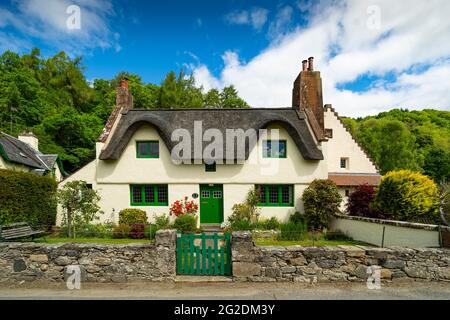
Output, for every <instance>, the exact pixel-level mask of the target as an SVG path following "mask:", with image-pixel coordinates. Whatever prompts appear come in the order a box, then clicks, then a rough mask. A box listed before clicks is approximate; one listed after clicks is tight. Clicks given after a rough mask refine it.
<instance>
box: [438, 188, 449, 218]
mask: <svg viewBox="0 0 450 320" xmlns="http://www.w3.org/2000/svg"><path fill="white" fill-rule="evenodd" d="M439 214H440V216H441V220H442V222H443V223H444V224H445V225H447V226H449V225H450V224H449V223H450V183H448V182H444V183H442V184H441V185H440V187H439Z"/></svg>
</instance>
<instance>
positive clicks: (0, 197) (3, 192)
mask: <svg viewBox="0 0 450 320" xmlns="http://www.w3.org/2000/svg"><path fill="white" fill-rule="evenodd" d="M15 222H28V223H30V224H31V225H35V226H48V227H50V226H52V225H55V222H56V182H55V180H54V179H52V178H50V177H41V176H39V175H37V174H33V173H27V172H19V171H13V170H1V169H0V225H3V224H10V223H15Z"/></svg>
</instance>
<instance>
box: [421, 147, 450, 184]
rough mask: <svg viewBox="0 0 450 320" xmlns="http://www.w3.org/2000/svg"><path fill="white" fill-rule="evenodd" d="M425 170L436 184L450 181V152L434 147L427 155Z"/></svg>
mask: <svg viewBox="0 0 450 320" xmlns="http://www.w3.org/2000/svg"><path fill="white" fill-rule="evenodd" d="M423 170H424V173H425V174H426V175H427V176H429V177H431V178H433V180H434V181H436V182H441V181H443V180H444V181H448V180H450V151H445V150H443V149H441V148H437V147H435V146H433V147H432V148H431V149H430V151H428V153H427V154H426V155H425V161H424V165H423Z"/></svg>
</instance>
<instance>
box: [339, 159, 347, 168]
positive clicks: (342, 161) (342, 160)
mask: <svg viewBox="0 0 450 320" xmlns="http://www.w3.org/2000/svg"><path fill="white" fill-rule="evenodd" d="M340 166H341V169H348V158H341V163H340Z"/></svg>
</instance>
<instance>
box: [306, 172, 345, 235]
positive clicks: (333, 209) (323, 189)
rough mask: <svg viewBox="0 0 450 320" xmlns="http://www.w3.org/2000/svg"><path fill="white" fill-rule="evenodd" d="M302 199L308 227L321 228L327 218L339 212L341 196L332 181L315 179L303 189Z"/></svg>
mask: <svg viewBox="0 0 450 320" xmlns="http://www.w3.org/2000/svg"><path fill="white" fill-rule="evenodd" d="M302 200H303V206H304V208H305V220H306V224H307V225H308V228H310V229H323V228H326V227H327V226H328V218H329V217H330V216H333V215H335V214H337V213H339V206H340V204H341V202H342V197H341V195H340V194H339V191H338V188H337V186H336V184H335V183H334V182H333V181H331V180H325V179H316V180H314V181H313V182H311V184H310V185H309V186H308V187H307V188H306V189H305V191H304V192H303V195H302Z"/></svg>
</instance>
